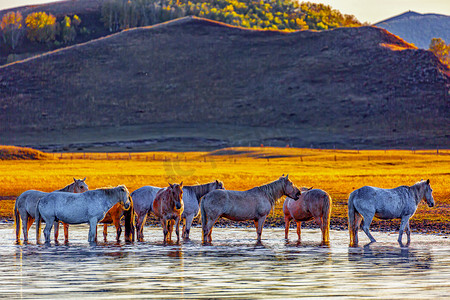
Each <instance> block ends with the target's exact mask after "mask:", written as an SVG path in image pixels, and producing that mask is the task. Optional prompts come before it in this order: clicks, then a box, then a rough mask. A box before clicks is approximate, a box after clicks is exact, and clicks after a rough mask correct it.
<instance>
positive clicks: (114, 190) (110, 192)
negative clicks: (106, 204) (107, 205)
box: [93, 184, 128, 196]
mask: <svg viewBox="0 0 450 300" xmlns="http://www.w3.org/2000/svg"><path fill="white" fill-rule="evenodd" d="M122 188H123V189H125V191H126V192H128V189H127V187H126V186H124V185H123V184H121V185H118V186H116V187H112V186H107V187H101V188H98V189H95V190H93V191H97V192H100V193H103V194H105V195H106V196H115V195H117V194H119V193H120V192H121V190H122Z"/></svg>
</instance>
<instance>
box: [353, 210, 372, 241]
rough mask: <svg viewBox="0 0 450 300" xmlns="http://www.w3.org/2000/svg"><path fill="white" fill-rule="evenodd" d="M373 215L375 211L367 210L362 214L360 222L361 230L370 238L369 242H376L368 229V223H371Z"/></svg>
mask: <svg viewBox="0 0 450 300" xmlns="http://www.w3.org/2000/svg"><path fill="white" fill-rule="evenodd" d="M374 216H375V212H369V213H368V214H366V215H363V218H364V222H363V223H362V230H363V231H364V233H365V234H366V235H367V237H368V238H369V239H370V242H371V243H375V242H376V240H375V238H374V237H373V236H372V234H371V233H370V231H369V226H370V223H372V220H373V217H374ZM357 228H358V227H357ZM355 239H356V241H357V240H358V239H357V238H355Z"/></svg>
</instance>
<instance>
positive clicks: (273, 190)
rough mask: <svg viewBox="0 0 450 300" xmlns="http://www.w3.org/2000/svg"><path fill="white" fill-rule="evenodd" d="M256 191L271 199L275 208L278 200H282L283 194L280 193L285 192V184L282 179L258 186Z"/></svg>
mask: <svg viewBox="0 0 450 300" xmlns="http://www.w3.org/2000/svg"><path fill="white" fill-rule="evenodd" d="M255 189H258V190H260V191H261V192H263V193H264V194H266V196H267V198H268V199H269V202H270V204H271V205H272V206H273V205H275V203H276V202H277V200H278V199H280V198H281V196H282V194H281V193H280V191H284V182H283V179H282V178H279V179H277V180H275V181H272V182H270V183H267V184H264V185H260V186H257V187H256V188H255Z"/></svg>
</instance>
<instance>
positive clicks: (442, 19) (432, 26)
mask: <svg viewBox="0 0 450 300" xmlns="http://www.w3.org/2000/svg"><path fill="white" fill-rule="evenodd" d="M375 26H377V27H381V28H384V29H386V30H388V31H389V32H392V33H393V34H395V35H398V36H399V37H401V38H402V39H404V40H405V41H407V42H409V43H413V44H414V45H416V46H417V47H419V48H422V49H428V48H429V46H430V42H431V39H432V38H441V39H443V40H444V41H446V42H447V43H449V42H450V16H446V15H439V14H419V13H416V12H413V11H409V12H406V13H403V14H401V15H398V16H395V17H392V18H389V19H387V20H384V21H381V22H378V23H376V24H375Z"/></svg>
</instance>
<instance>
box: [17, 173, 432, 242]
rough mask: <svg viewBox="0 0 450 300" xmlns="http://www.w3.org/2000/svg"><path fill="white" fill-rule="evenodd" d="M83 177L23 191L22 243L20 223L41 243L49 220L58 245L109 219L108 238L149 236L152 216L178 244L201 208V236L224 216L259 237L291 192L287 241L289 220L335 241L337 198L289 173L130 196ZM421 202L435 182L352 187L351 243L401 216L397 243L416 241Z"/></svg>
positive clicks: (93, 233)
mask: <svg viewBox="0 0 450 300" xmlns="http://www.w3.org/2000/svg"><path fill="white" fill-rule="evenodd" d="M85 180H86V178H84V179H75V178H74V182H72V183H71V184H69V185H67V186H66V187H64V188H62V189H60V190H57V191H54V192H51V193H45V192H41V191H36V190H29V191H26V192H24V193H22V194H21V195H20V196H19V197H18V198H17V199H16V202H15V206H14V220H15V224H16V240H17V242H19V241H20V231H21V230H20V227H22V231H23V239H24V242H27V241H28V231H29V229H30V227H31V225H32V223H33V220H36V241H37V243H39V240H40V232H41V230H40V227H41V222H42V221H45V228H44V235H45V242H46V243H50V232H51V228H52V227H54V238H55V242H57V241H58V236H59V223H60V222H61V223H63V226H64V239H65V242H68V239H69V236H68V227H69V224H81V223H88V224H89V235H88V241H89V242H90V243H95V242H96V241H97V224H98V223H101V224H103V226H104V227H103V237H104V239H105V241H106V236H107V226H108V224H114V225H115V227H116V239H117V241H119V239H120V236H121V233H122V228H121V220H122V219H124V224H125V241H128V242H132V241H134V240H135V239H137V241H143V240H144V224H145V220H146V218H147V216H148V214H149V213H153V214H154V215H155V216H156V217H157V218H158V219H159V220H160V222H161V225H162V228H163V233H164V243H167V242H170V241H171V240H172V232H173V229H174V228H175V233H176V235H177V243H178V242H179V241H180V223H182V220H184V222H183V228H182V238H183V239H185V240H188V239H189V232H190V228H191V225H192V221H193V219H194V218H195V217H196V216H197V215H198V214H199V212H200V211H201V223H202V240H203V243H204V244H210V243H211V242H212V238H211V232H212V228H213V226H214V223H215V222H216V221H217V220H218V219H219V218H220V217H225V218H227V219H230V220H233V221H246V220H253V221H254V224H255V227H256V233H257V242H258V243H260V242H261V234H262V230H263V225H264V222H265V220H266V217H267V216H268V214H269V213H270V211H271V210H272V209H273V207H274V205H275V203H276V202H277V201H278V200H279V199H280V198H281V197H283V196H287V197H286V200H285V202H284V205H283V213H284V220H285V238H286V239H288V233H289V224H290V222H291V221H292V220H294V221H295V222H296V223H297V235H298V239H299V240H300V238H301V222H303V221H309V220H312V219H315V221H316V223H317V224H318V225H319V227H320V229H321V231H322V243H323V244H328V243H329V235H330V234H329V230H330V217H331V204H332V200H331V197H330V195H328V193H326V192H325V191H323V190H320V189H312V188H301V189H299V188H297V187H296V186H295V185H294V184H293V183H292V181H291V180H290V179H289V177H288V175H286V176H284V175H283V176H281V177H280V178H279V179H277V180H275V181H273V182H270V183H268V184H265V185H261V186H257V187H254V188H252V189H249V190H246V191H233V190H226V189H225V187H224V185H223V183H222V182H220V181H218V180H215V181H213V182H210V183H206V184H201V185H192V186H183V182H181V183H180V184H169V186H167V187H165V188H159V187H153V186H144V187H141V188H139V189H137V190H135V191H134V192H133V193H131V194H130V193H129V191H128V189H127V188H126V187H125V186H124V185H119V186H117V187H114V188H100V189H96V190H89V188H88V186H87V185H86V183H85ZM421 200H425V201H426V202H427V204H428V206H429V207H433V206H434V199H433V196H432V189H431V186H430V181H429V180H426V181H425V180H421V181H419V182H417V183H416V184H414V185H412V186H399V187H397V188H394V189H382V188H376V187H370V186H365V187H362V188H360V189H357V190H355V191H353V192H352V193H351V194H350V197H349V200H348V224H349V234H350V246H357V245H358V229H359V227H360V225H361V227H362V230H363V231H364V232H365V234H366V235H367V236H368V238H369V239H370V242H371V243H373V242H375V239H374V238H373V236H372V235H371V234H370V232H369V226H370V223H371V222H372V219H373V217H374V216H376V217H377V218H380V219H401V223H400V230H399V237H398V242H399V243H400V245H402V246H403V244H402V235H403V232H404V231H406V234H407V245H409V243H410V227H409V219H410V218H411V216H412V215H413V214H414V213H415V211H416V209H417V206H418V204H419V203H420V201H421Z"/></svg>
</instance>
